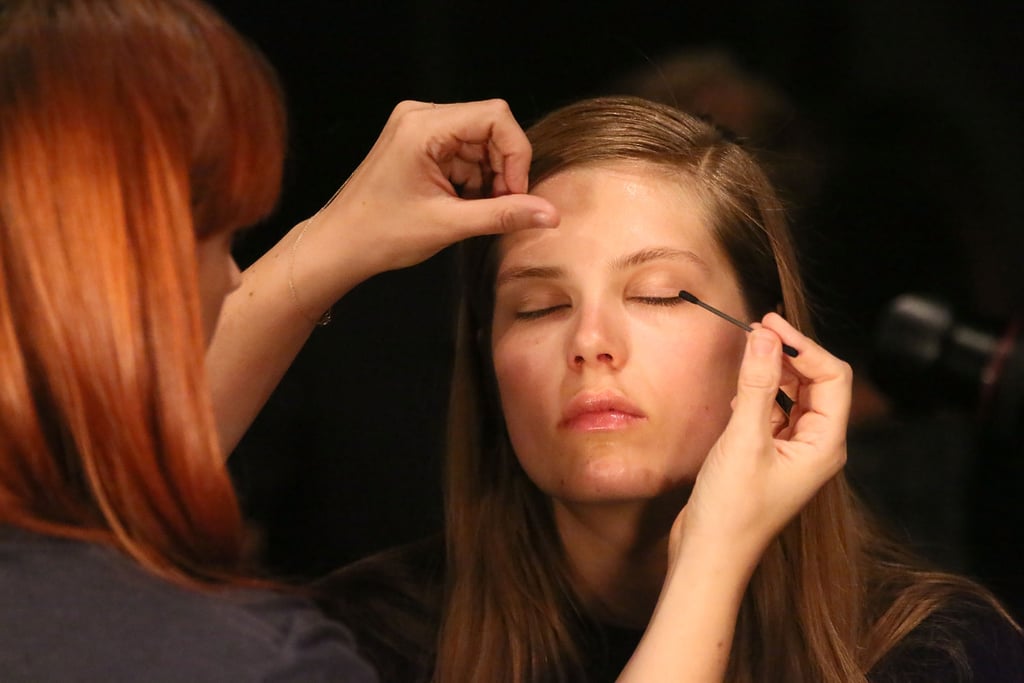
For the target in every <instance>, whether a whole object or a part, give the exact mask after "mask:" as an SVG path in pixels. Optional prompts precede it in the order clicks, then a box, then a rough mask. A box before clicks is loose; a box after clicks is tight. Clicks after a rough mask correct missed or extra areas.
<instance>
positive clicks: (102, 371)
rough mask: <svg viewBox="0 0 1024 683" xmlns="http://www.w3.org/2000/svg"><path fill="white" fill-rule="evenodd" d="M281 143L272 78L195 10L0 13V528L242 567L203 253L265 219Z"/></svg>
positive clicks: (51, 6)
mask: <svg viewBox="0 0 1024 683" xmlns="http://www.w3.org/2000/svg"><path fill="white" fill-rule="evenodd" d="M285 136H286V133H285V120H284V111H283V105H282V101H281V97H280V93H279V88H278V85H277V81H276V78H275V76H274V75H273V72H272V71H271V69H270V67H269V66H268V65H267V64H266V62H265V61H264V60H263V58H261V57H260V56H259V55H258V54H257V52H256V51H255V50H254V49H253V48H252V47H251V46H249V45H248V44H247V43H246V42H245V41H244V40H243V39H242V38H241V37H240V36H239V35H238V34H237V33H235V32H234V30H233V29H231V28H230V27H229V26H228V25H227V24H226V22H224V21H223V20H222V19H221V18H220V17H219V16H218V15H217V14H216V13H215V12H213V11H212V10H211V9H210V8H208V7H206V6H204V5H203V4H201V3H199V2H193V1H192V0H6V1H5V2H4V3H3V4H2V6H0V280H2V282H3V285H2V287H0V358H2V362H0V523H2V524H5V525H11V526H17V527H22V528H25V529H29V530H32V531H36V532H42V533H47V534H56V535H61V536H66V537H73V538H83V539H88V540H94V541H98V542H105V543H109V544H111V545H114V546H116V547H118V548H120V549H122V550H123V551H125V552H126V553H128V554H129V555H130V556H132V557H134V558H135V559H136V560H137V561H139V562H140V563H141V564H143V565H144V566H146V567H147V568H149V569H150V570H152V571H154V572H156V573H158V574H160V575H162V576H165V577H167V578H171V579H173V580H178V581H180V582H183V583H188V584H192V585H207V584H209V583H211V582H217V581H219V580H220V579H221V578H224V577H228V576H230V575H232V574H234V573H235V572H236V571H238V569H239V566H240V561H241V560H242V554H243V553H242V521H241V514H240V511H239V507H238V503H237V500H236V498H235V494H234V491H233V489H232V486H231V482H230V480H229V477H228V474H227V471H226V468H225V466H224V460H223V455H222V453H221V450H220V448H219V445H218V439H217V434H216V430H215V425H214V422H213V416H212V412H211V405H210V398H209V393H208V389H207V386H206V379H205V373H204V368H203V355H204V351H205V343H206V342H205V335H204V331H203V329H202V322H201V315H200V299H199V290H198V284H197V263H196V241H197V239H199V238H204V237H209V236H211V235H214V234H217V233H220V232H221V231H225V230H232V229H234V228H237V227H240V226H244V225H248V224H252V223H253V222H255V221H257V220H258V219H260V218H261V217H263V216H264V215H265V214H267V213H268V212H269V211H270V210H271V208H272V207H273V205H274V203H275V202H276V200H277V196H278V191H279V184H280V179H281V167H282V160H283V154H284V146H285Z"/></svg>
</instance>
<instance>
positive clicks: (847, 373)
mask: <svg viewBox="0 0 1024 683" xmlns="http://www.w3.org/2000/svg"><path fill="white" fill-rule="evenodd" d="M836 375H837V376H838V377H839V379H841V380H843V381H844V382H846V383H847V384H849V383H851V382H853V367H852V366H851V365H850V364H849V363H847V362H846V361H842V360H841V361H838V367H837V369H836Z"/></svg>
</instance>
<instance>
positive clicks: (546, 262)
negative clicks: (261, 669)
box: [492, 164, 747, 502]
mask: <svg viewBox="0 0 1024 683" xmlns="http://www.w3.org/2000/svg"><path fill="white" fill-rule="evenodd" d="M533 193H534V194H537V195H540V196H542V197H545V198H547V199H548V200H550V201H551V202H552V203H553V204H554V205H555V206H556V207H557V208H558V210H559V212H560V213H561V216H562V221H561V224H560V226H559V227H558V228H557V229H555V230H530V231H524V232H518V233H514V234H511V235H508V236H505V237H504V238H502V243H501V252H500V262H499V266H498V276H497V277H498V284H497V290H496V298H495V313H494V328H493V342H492V344H493V346H492V350H493V354H494V366H495V371H496V375H497V380H498V385H499V389H500V394H501V401H502V406H503V409H504V413H505V420H506V424H507V426H508V432H509V436H510V437H511V441H512V445H513V447H514V449H515V452H516V454H517V456H518V458H519V460H520V462H521V463H522V465H523V468H524V469H525V470H526V472H527V474H528V475H529V476H530V478H531V479H532V480H533V482H534V483H535V484H536V485H537V486H538V487H540V488H541V489H542V490H543V491H545V492H546V493H548V494H549V495H551V496H552V497H554V498H555V499H556V500H563V501H577V502H604V501H625V500H639V499H648V498H653V497H656V496H658V495H660V494H663V493H668V492H672V491H677V490H680V489H682V488H685V487H687V486H689V485H692V483H693V481H694V478H695V477H696V474H697V471H698V470H699V468H700V466H701V463H702V462H703V461H704V457H705V455H706V454H707V452H708V450H709V449H710V448H711V446H712V445H713V443H714V442H715V440H716V439H717V437H718V436H719V434H720V433H721V431H722V429H723V428H724V427H725V423H726V421H727V420H728V418H729V415H730V401H731V399H732V397H733V395H734V394H735V390H736V376H737V371H738V367H739V361H740V358H741V356H742V353H743V346H744V343H745V338H744V337H745V335H744V333H743V332H742V331H740V330H738V329H736V328H735V327H733V326H732V325H730V324H728V323H726V322H725V321H723V320H721V319H719V318H717V317H716V316H714V315H711V314H709V313H708V312H707V311H705V310H703V309H701V308H698V307H697V306H695V305H692V304H688V303H685V302H683V301H682V300H680V299H678V297H677V294H678V292H679V290H681V289H686V290H689V291H690V292H692V293H693V294H694V295H696V296H697V297H698V298H700V299H702V300H704V301H706V302H708V303H710V304H712V305H714V306H716V307H718V308H720V309H722V310H724V311H726V312H729V313H731V314H732V315H734V316H737V317H741V318H745V317H747V311H746V309H745V306H744V303H743V298H742V296H741V292H740V289H739V285H738V284H737V280H736V276H735V275H734V272H733V269H732V267H731V266H730V264H729V263H728V261H727V260H726V258H725V255H724V254H723V253H722V251H721V249H720V248H719V247H718V246H717V245H716V244H715V242H714V241H713V239H712V237H711V235H710V233H709V230H708V227H707V224H706V220H705V218H704V216H703V213H702V210H701V207H700V206H699V204H698V203H697V200H696V198H695V197H694V196H693V195H691V193H690V192H689V191H688V190H687V188H686V187H685V186H684V185H683V184H681V183H680V182H679V181H676V180H671V179H668V178H666V177H664V176H663V175H659V172H658V171H657V170H654V169H651V168H650V167H648V166H645V165H641V164H616V165H613V166H604V167H600V168H582V169H574V170H569V171H565V172H562V173H560V174H558V175H556V176H553V177H551V178H549V179H547V180H545V181H544V182H543V183H541V184H539V185H538V186H537V187H535V188H534V189H533Z"/></svg>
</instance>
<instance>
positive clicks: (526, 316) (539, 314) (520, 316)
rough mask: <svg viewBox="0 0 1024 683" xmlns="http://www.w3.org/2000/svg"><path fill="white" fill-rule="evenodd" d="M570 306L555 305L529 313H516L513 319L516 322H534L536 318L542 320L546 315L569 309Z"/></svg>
mask: <svg viewBox="0 0 1024 683" xmlns="http://www.w3.org/2000/svg"><path fill="white" fill-rule="evenodd" d="M570 306H571V304H556V305H554V306H545V307H544V308H536V309H533V310H529V311H516V312H515V317H516V319H517V320H536V319H537V318H543V317H544V316H546V315H550V314H552V313H555V312H557V311H560V310H562V309H565V308H569V307H570Z"/></svg>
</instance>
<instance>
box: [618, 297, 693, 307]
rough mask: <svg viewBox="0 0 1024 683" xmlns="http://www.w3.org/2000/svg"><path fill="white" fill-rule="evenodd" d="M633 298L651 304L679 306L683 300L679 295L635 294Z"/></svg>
mask: <svg viewBox="0 0 1024 683" xmlns="http://www.w3.org/2000/svg"><path fill="white" fill-rule="evenodd" d="M631 299H632V300H633V301H639V302H640V303H642V304H650V305H651V306H677V305H679V304H681V303H682V302H683V300H682V299H680V298H679V297H678V296H634V297H631Z"/></svg>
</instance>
